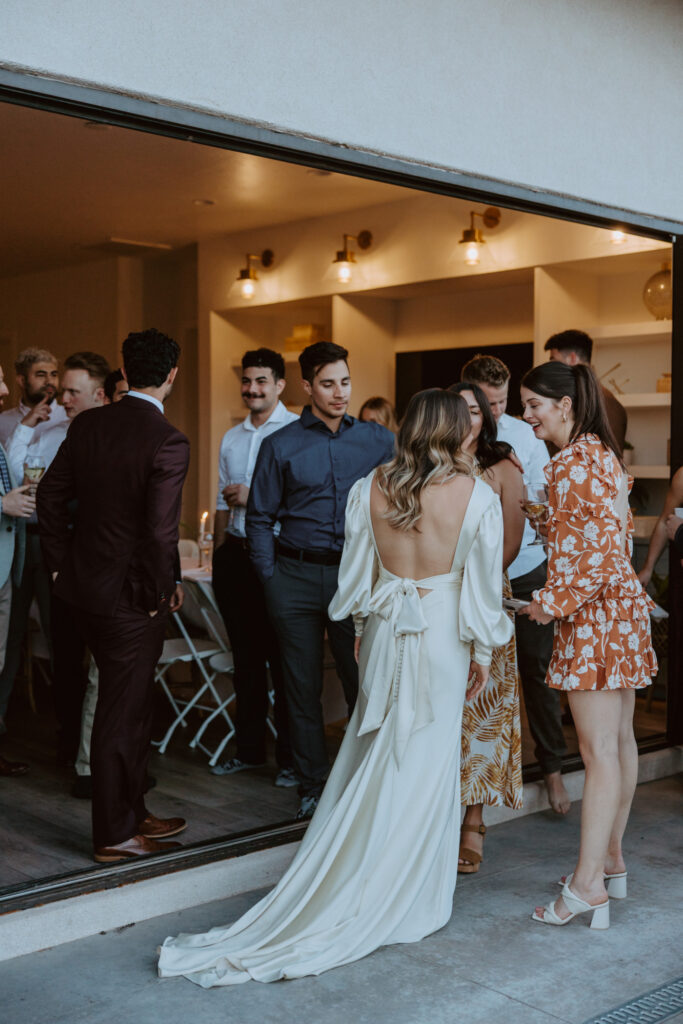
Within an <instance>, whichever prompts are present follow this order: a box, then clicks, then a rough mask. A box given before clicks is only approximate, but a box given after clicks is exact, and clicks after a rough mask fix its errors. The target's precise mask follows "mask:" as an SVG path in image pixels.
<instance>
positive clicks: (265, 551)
mask: <svg viewBox="0 0 683 1024" xmlns="http://www.w3.org/2000/svg"><path fill="white" fill-rule="evenodd" d="M347 357H348V352H347V350H346V349H345V348H342V347H341V346H340V345H335V344H333V343H332V342H329V341H320V342H318V343H317V344H315V345H309V347H308V348H306V349H304V351H303V352H302V353H301V355H300V356H299V363H300V365H301V375H302V377H303V386H304V388H305V389H306V391H307V392H308V394H309V395H310V396H311V404H310V405H307V406H306V407H305V408H304V410H303V412H302V414H301V418H300V419H298V420H296V421H295V422H293V423H290V424H288V425H287V426H286V427H283V428H282V429H281V430H278V431H277V432H276V433H274V434H272V435H271V436H270V437H266V438H265V439H264V441H263V444H262V445H261V449H260V451H259V455H258V459H257V461H256V466H255V468H254V475H253V478H252V482H251V490H250V491H249V499H248V504H247V537H248V540H249V548H250V554H251V559H252V562H253V564H254V567H255V569H256V572H257V574H258V575H259V577H260V579H261V580H262V582H263V584H264V587H265V592H266V600H267V603H268V610H269V612H270V616H271V619H272V621H273V625H274V626H275V630H276V632H277V634H278V639H279V642H280V653H281V658H282V669H283V673H284V679H285V692H286V696H287V710H288V713H289V718H290V733H291V743H292V756H293V760H294V767H295V770H296V774H297V778H298V779H299V794H300V796H301V806H300V808H299V811H298V814H297V817H298V818H310V816H311V815H312V814H313V811H314V810H315V808H316V805H317V803H318V798H319V796H320V793H321V792H322V788H323V786H324V784H325V779H326V777H327V773H328V770H329V761H328V757H327V748H326V745H325V730H324V725H323V716H322V706H321V694H322V683H323V638H324V634H325V630H327V636H328V639H329V642H330V649H331V651H332V656H333V658H334V661H335V665H336V668H337V672H338V674H339V677H340V679H341V682H342V686H343V688H344V696H345V697H346V703H347V705H348V709H349V714H351V712H352V710H353V707H354V704H355V701H356V696H357V694H358V666H357V665H356V661H355V658H354V656H353V640H354V631H353V624H352V622H351V620H350V619H348V620H346V621H345V622H332V621H331V620H330V618H329V617H328V614H327V607H328V605H329V603H330V601H331V600H332V597H333V596H334V593H335V591H336V589H337V575H338V571H339V562H340V560H341V553H342V548H343V546H344V516H345V511H346V499H347V497H348V494H349V491H350V489H351V487H352V485H353V484H354V483H355V482H356V480H359V479H360V478H361V477H363V476H366V475H367V474H368V473H369V472H370V471H371V470H373V469H374V468H375V466H379V465H381V464H382V463H384V462H388V461H389V459H391V458H392V456H393V454H394V437H393V434H392V433H391V432H390V431H388V430H386V429H385V428H384V427H381V426H379V424H377V423H361V422H360V421H359V420H356V419H354V418H353V417H352V416H349V415H348V413H347V411H346V410H347V408H348V404H349V399H350V397H351V378H350V376H349V367H348V362H347ZM277 522H279V523H280V527H281V530H280V534H279V537H277V538H276V537H275V534H274V532H273V531H274V527H275V524H276V523H277Z"/></svg>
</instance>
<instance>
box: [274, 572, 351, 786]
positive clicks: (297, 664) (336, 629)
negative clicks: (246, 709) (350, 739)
mask: <svg viewBox="0 0 683 1024" xmlns="http://www.w3.org/2000/svg"><path fill="white" fill-rule="evenodd" d="M338 573H339V567H338V566H336V565H311V564H310V563H308V562H298V561H296V560H295V559H293V558H284V557H282V556H279V557H278V560H277V563H276V565H275V571H274V573H273V575H272V576H271V578H270V579H269V580H268V581H267V582H266V584H265V593H266V602H267V604H268V611H269V614H270V617H271V621H272V623H273V626H274V627H275V631H276V633H277V636H278V641H279V644H280V658H281V664H282V672H283V676H284V684H285V696H286V700H287V712H288V715H289V729H290V740H291V745H292V761H293V763H294V770H295V771H296V774H297V777H298V779H299V793H300V795H301V796H319V795H320V793H321V792H322V789H323V786H324V784H325V779H326V778H327V773H328V771H329V760H328V756H327V746H326V744H325V728H324V723H323V711H322V703H321V696H322V689H323V640H324V635H325V630H327V636H328V639H329V642H330V650H331V651H332V657H333V658H334V663H335V666H336V668H337V673H338V675H339V678H340V679H341V683H342V686H343V688H344V696H345V697H346V703H347V705H348V709H349V715H350V714H351V712H352V711H353V708H354V706H355V703H356V697H357V696H358V666H357V665H356V660H355V658H354V656H353V639H354V631H353V622H352V620H351V618H350V617H349V618H348V619H345V620H344V621H343V622H333V621H332V620H331V619H330V618H329V617H328V615H327V607H328V605H329V603H330V601H331V600H332V598H333V597H334V594H335V591H336V589H337V576H338Z"/></svg>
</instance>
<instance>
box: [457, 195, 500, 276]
mask: <svg viewBox="0 0 683 1024" xmlns="http://www.w3.org/2000/svg"><path fill="white" fill-rule="evenodd" d="M500 216H501V214H500V210H499V209H498V208H497V207H496V206H488V207H487V208H486V209H485V210H484V212H483V213H479V211H478V210H470V226H469V227H468V228H465V229H464V231H463V233H462V238H461V239H460V241H459V242H458V245H464V246H465V263H466V264H467V266H468V267H476V266H477V264H478V263H479V246H480V245H486V239H485V238H484V234H483V232H482V230H481V228H475V226H474V218H475V217H481V219H482V220H483V222H484V227H486V228H496V227H498V225H499V224H500Z"/></svg>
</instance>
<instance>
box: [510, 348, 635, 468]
mask: <svg viewBox="0 0 683 1024" xmlns="http://www.w3.org/2000/svg"><path fill="white" fill-rule="evenodd" d="M522 387H525V388H527V389H528V390H529V391H533V392H534V394H536V395H541V396H542V397H543V398H552V399H553V401H555V402H559V401H560V400H561V399H562V398H564V397H565V395H566V396H567V397H568V398H570V399H571V403H572V409H573V412H574V426H573V428H572V432H571V436H570V438H569V442H570V443H571V442H572V441H575V440H576V438H577V437H578V436H579V435H580V434H595V435H596V436H597V437H599V438H600V440H601V442H602V443H603V445H604V446H605V448H609V449H610V450H611V451H613V452H614V454H615V455H616V457H617V459H618V460H619V465H620V466H623V462H622V458H621V453H620V451H619V448H618V445H617V442H616V439H615V437H614V434H613V433H612V428H611V426H610V424H609V420H608V419H607V409H606V407H605V400H604V398H603V397H602V388H601V386H600V382H599V380H598V378H597V377H596V376H595V373H594V372H593V370H592V369H591V367H590V366H588V365H587V363H577V364H576V366H567V364H566V363H560V362H549V363H541V364H540V365H539V366H534V368H533V370H529V372H528V373H525V374H524V376H523V378H522Z"/></svg>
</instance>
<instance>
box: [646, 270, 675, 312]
mask: <svg viewBox="0 0 683 1024" xmlns="http://www.w3.org/2000/svg"><path fill="white" fill-rule="evenodd" d="M643 302H644V303H645V305H646V306H647V308H648V310H649V311H650V313H652V315H653V317H654V318H655V320H671V314H672V307H673V297H672V290H671V268H670V266H669V264H668V263H665V264H663V266H662V269H661V270H658V271H657V273H656V274H653V275H652V277H651V278H650V279H649V280H648V281H646V282H645V287H644V288H643Z"/></svg>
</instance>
